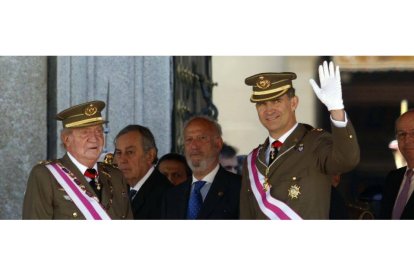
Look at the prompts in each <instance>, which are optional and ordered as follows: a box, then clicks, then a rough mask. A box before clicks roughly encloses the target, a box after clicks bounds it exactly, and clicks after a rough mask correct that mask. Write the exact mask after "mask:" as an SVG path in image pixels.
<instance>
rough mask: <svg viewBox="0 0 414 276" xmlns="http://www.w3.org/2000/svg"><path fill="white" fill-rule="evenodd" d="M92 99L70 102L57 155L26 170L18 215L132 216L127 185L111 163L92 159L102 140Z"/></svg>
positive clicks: (99, 106) (62, 115)
mask: <svg viewBox="0 0 414 276" xmlns="http://www.w3.org/2000/svg"><path fill="white" fill-rule="evenodd" d="M104 107H105V103H104V102H101V101H92V102H87V103H83V104H79V105H76V106H73V107H70V108H68V109H66V110H64V111H62V112H60V113H59V114H58V115H57V116H56V118H57V120H60V121H62V124H63V130H62V133H61V140H62V143H63V145H64V147H65V149H66V151H67V153H66V154H65V156H64V157H63V158H61V159H57V160H53V161H43V162H41V163H40V164H38V165H36V166H35V167H34V168H33V170H32V171H31V173H30V176H29V180H28V182H27V190H26V193H25V197H24V202H23V219H131V218H132V212H131V206H130V204H129V200H128V195H127V188H128V186H127V184H126V181H125V178H123V176H122V173H121V172H120V171H119V170H117V169H116V168H114V167H112V166H110V165H107V164H104V163H101V162H97V161H98V159H99V156H100V154H101V152H102V149H103V145H104V136H103V128H102V124H104V123H106V121H104V120H103V119H102V116H101V111H102V109H103V108H104Z"/></svg>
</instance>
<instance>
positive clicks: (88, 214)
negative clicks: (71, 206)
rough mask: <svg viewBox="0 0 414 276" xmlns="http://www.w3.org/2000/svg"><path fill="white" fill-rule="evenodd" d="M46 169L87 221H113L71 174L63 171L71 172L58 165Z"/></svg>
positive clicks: (47, 166)
mask: <svg viewBox="0 0 414 276" xmlns="http://www.w3.org/2000/svg"><path fill="white" fill-rule="evenodd" d="M46 168H48V169H49V171H50V172H51V173H52V174H53V176H54V177H55V178H56V180H57V181H58V182H59V184H60V186H62V188H63V189H64V190H65V191H66V193H67V194H68V195H69V197H70V198H71V199H72V201H73V202H74V203H75V205H76V207H78V208H79V210H80V211H81V212H82V214H83V215H84V216H85V218H86V219H94V220H103V219H111V218H110V217H109V215H108V214H107V213H106V211H105V210H104V209H103V208H102V206H101V205H100V204H99V202H97V201H96V200H95V199H94V198H92V197H90V196H88V195H87V194H86V193H85V191H84V190H82V189H81V188H80V187H79V186H78V185H77V184H76V183H75V181H74V179H73V178H72V177H69V175H68V174H69V173H66V172H65V171H64V170H63V169H65V170H67V171H68V172H69V170H68V169H67V168H65V167H63V166H62V165H61V164H57V163H50V164H47V165H46Z"/></svg>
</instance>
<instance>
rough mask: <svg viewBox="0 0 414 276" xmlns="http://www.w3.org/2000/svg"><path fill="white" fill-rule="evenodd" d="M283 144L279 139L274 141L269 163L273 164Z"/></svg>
mask: <svg viewBox="0 0 414 276" xmlns="http://www.w3.org/2000/svg"><path fill="white" fill-rule="evenodd" d="M282 145H283V143H282V142H280V141H279V140H276V141H274V142H273V143H272V146H271V148H270V152H269V165H270V164H272V162H273V160H275V159H276V156H277V155H278V153H279V149H280V147H281V146H282Z"/></svg>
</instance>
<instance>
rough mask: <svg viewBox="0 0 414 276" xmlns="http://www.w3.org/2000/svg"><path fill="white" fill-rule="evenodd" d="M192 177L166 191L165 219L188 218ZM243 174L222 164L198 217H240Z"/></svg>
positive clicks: (164, 203)
mask: <svg viewBox="0 0 414 276" xmlns="http://www.w3.org/2000/svg"><path fill="white" fill-rule="evenodd" d="M191 183H192V178H190V179H189V180H187V181H186V182H184V183H182V184H180V185H178V186H175V187H174V188H172V189H170V190H168V191H167V192H166V195H165V198H164V202H163V218H164V219H186V217H187V207H188V201H189V199H190V191H191ZM240 187H241V176H240V175H236V174H234V173H231V172H228V171H226V170H225V169H224V168H222V167H221V166H220V168H219V170H218V172H217V174H216V176H215V177H214V180H213V183H212V184H211V187H210V190H209V191H208V194H207V196H206V198H205V200H204V202H203V205H202V206H201V210H200V214H199V215H198V218H197V219H238V218H239V202H240Z"/></svg>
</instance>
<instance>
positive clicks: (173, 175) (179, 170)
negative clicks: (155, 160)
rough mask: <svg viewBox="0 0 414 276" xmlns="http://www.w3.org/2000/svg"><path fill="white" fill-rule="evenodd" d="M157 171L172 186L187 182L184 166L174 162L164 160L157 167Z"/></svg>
mask: <svg viewBox="0 0 414 276" xmlns="http://www.w3.org/2000/svg"><path fill="white" fill-rule="evenodd" d="M158 170H159V171H160V172H161V173H162V174H163V175H165V176H166V177H167V178H168V180H170V182H171V183H172V184H174V185H178V184H181V183H183V182H184V181H186V180H187V172H186V168H185V165H184V164H183V163H181V162H180V161H176V160H164V161H162V162H161V163H160V164H159V165H158Z"/></svg>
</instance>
